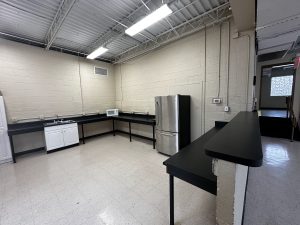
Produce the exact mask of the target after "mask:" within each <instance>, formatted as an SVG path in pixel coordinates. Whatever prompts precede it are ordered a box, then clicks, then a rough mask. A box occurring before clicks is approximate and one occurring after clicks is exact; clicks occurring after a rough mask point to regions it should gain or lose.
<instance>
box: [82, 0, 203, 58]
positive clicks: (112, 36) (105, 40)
mask: <svg viewBox="0 0 300 225" xmlns="http://www.w3.org/2000/svg"><path fill="white" fill-rule="evenodd" d="M177 1H178V0H176V1H170V2H169V4H175V3H176V2H177ZM196 1H199V0H194V1H193V2H191V3H189V4H188V5H186V6H184V7H182V8H180V9H178V10H176V11H175V12H173V13H172V15H175V14H177V13H180V12H181V10H183V9H185V8H186V7H188V6H190V5H192V4H194V3H195V2H196ZM150 2H151V0H148V1H142V4H141V5H140V6H139V7H138V8H137V9H135V10H134V11H132V12H131V13H130V14H129V15H128V16H127V17H126V18H124V19H122V20H121V21H116V20H114V19H113V18H110V17H108V18H110V19H111V20H113V21H115V22H116V23H117V24H116V25H115V26H113V27H112V28H111V29H110V30H109V31H108V32H106V33H105V34H104V35H102V36H101V37H99V38H98V39H97V40H96V41H94V42H93V43H92V44H90V45H89V46H88V47H87V48H86V49H84V50H85V51H86V52H88V53H90V52H92V51H93V50H94V49H96V48H98V47H100V46H103V45H107V44H109V43H111V42H112V41H114V40H116V39H118V38H120V37H122V36H123V35H125V30H123V31H116V30H117V29H116V28H117V27H118V26H120V25H121V26H123V27H124V28H127V26H126V25H125V24H128V23H132V21H131V20H130V19H129V18H131V17H132V16H133V15H134V14H136V13H137V12H138V11H140V10H141V9H143V8H146V7H145V5H146V6H147V8H149V7H148V4H149V3H150ZM169 25H170V24H169ZM171 30H173V32H175V34H176V35H178V34H177V33H176V31H175V30H174V28H173V27H171ZM139 35H141V36H143V37H144V38H146V39H147V40H149V41H152V42H154V43H157V41H156V38H155V36H154V35H153V34H151V33H150V32H148V31H143V32H141V33H139ZM127 37H128V38H131V39H132V40H133V41H135V42H136V43H137V45H139V44H141V42H140V41H138V40H137V39H135V38H134V37H129V36H127Z"/></svg>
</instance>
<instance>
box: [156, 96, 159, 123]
mask: <svg viewBox="0 0 300 225" xmlns="http://www.w3.org/2000/svg"><path fill="white" fill-rule="evenodd" d="M158 109H159V103H158V101H156V115H157V119H156V125H157V126H158V125H159V113H158Z"/></svg>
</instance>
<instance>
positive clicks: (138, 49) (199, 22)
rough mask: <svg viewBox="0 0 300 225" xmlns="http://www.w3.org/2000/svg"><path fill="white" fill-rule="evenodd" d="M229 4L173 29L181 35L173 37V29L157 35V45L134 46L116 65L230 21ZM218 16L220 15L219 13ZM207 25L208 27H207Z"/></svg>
mask: <svg viewBox="0 0 300 225" xmlns="http://www.w3.org/2000/svg"><path fill="white" fill-rule="evenodd" d="M229 6H230V5H229V3H228V2H227V3H224V4H222V5H220V6H218V7H215V8H213V9H212V10H209V11H207V12H205V13H202V14H201V15H198V16H196V17H194V18H192V19H190V20H188V21H186V22H184V23H181V24H179V25H177V26H175V27H173V29H175V30H176V31H177V33H178V34H179V35H172V34H171V33H170V32H173V30H172V29H170V30H167V31H165V32H163V33H161V34H159V35H157V43H156V44H155V43H151V42H149V41H146V42H144V43H143V44H141V45H136V46H133V47H131V48H129V49H127V50H125V51H124V52H122V53H121V54H120V55H119V56H117V57H116V58H115V61H114V63H122V62H125V61H128V60H130V59H133V58H135V57H137V56H140V55H143V54H146V53H147V52H149V51H152V50H154V49H156V48H158V47H161V46H163V45H166V44H168V43H170V42H172V41H175V40H178V39H179V38H182V37H185V36H187V35H190V34H192V33H195V32H197V31H199V30H201V29H203V28H205V27H206V26H211V25H214V24H216V23H220V22H222V21H225V20H228V19H229V18H231V17H232V15H231V12H230V11H229ZM224 9H226V10H227V14H226V15H222V17H219V18H215V19H212V18H211V17H209V14H211V13H215V12H218V11H221V10H224ZM217 14H218V13H217ZM205 19H209V21H204V20H205ZM190 23H193V27H191V26H189V24H190ZM205 24H206V25H205Z"/></svg>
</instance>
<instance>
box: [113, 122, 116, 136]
mask: <svg viewBox="0 0 300 225" xmlns="http://www.w3.org/2000/svg"><path fill="white" fill-rule="evenodd" d="M112 125H113V135H114V136H116V132H115V120H114V119H112Z"/></svg>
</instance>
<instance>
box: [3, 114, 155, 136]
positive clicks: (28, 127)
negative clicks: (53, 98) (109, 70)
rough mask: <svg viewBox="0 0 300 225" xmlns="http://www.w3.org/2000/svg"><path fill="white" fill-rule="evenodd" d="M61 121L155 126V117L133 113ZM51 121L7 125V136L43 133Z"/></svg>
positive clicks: (79, 117) (78, 117)
mask: <svg viewBox="0 0 300 225" xmlns="http://www.w3.org/2000/svg"><path fill="white" fill-rule="evenodd" d="M60 119H63V120H73V121H74V122H75V123H78V124H86V123H95V122H100V121H105V120H112V119H115V120H121V121H127V122H132V123H141V124H146V125H155V116H154V115H144V114H134V113H120V114H119V116H114V117H108V116H106V114H98V115H86V116H77V117H67V118H59V120H60ZM51 121H53V119H52V120H43V121H35V122H26V123H15V124H8V135H16V134H24V133H31V132H36V131H43V130H44V127H45V123H47V122H51Z"/></svg>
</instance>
